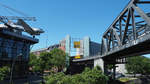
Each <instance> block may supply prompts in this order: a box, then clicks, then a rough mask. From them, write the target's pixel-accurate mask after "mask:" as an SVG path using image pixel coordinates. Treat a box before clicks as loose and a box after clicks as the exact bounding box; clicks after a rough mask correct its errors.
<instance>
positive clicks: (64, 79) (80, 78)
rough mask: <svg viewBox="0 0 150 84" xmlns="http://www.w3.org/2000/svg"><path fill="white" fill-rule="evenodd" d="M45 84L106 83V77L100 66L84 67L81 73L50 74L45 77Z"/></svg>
mask: <svg viewBox="0 0 150 84" xmlns="http://www.w3.org/2000/svg"><path fill="white" fill-rule="evenodd" d="M45 80H46V84H106V83H107V81H108V78H107V77H106V76H105V75H104V74H103V73H102V71H101V70H100V68H94V69H92V70H91V69H89V68H86V69H85V70H84V71H83V72H82V73H81V74H76V75H65V74H64V73H57V74H51V75H50V76H48V77H46V78H45Z"/></svg>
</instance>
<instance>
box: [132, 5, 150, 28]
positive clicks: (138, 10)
mask: <svg viewBox="0 0 150 84" xmlns="http://www.w3.org/2000/svg"><path fill="white" fill-rule="evenodd" d="M132 7H133V9H134V10H136V12H138V13H139V15H140V16H141V17H142V18H143V19H144V20H145V21H146V23H147V24H148V25H149V26H150V18H149V17H148V16H147V15H146V14H145V13H144V11H143V10H142V9H141V8H139V7H137V6H135V5H134V4H133V5H132Z"/></svg>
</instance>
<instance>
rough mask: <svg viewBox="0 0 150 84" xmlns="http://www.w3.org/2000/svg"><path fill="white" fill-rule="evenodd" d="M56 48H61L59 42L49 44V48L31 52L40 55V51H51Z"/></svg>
mask: <svg viewBox="0 0 150 84" xmlns="http://www.w3.org/2000/svg"><path fill="white" fill-rule="evenodd" d="M55 48H59V44H55V45H51V46H49V47H48V48H41V49H38V50H34V51H31V53H33V54H35V55H37V56H39V55H40V53H43V52H50V51H51V50H53V49H55Z"/></svg>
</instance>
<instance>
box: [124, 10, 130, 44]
mask: <svg viewBox="0 0 150 84" xmlns="http://www.w3.org/2000/svg"><path fill="white" fill-rule="evenodd" d="M130 16H131V15H130V10H129V9H128V17H127V23H126V26H125V31H124V34H123V39H122V44H124V43H125V39H126V36H127V31H128V25H129V21H130Z"/></svg>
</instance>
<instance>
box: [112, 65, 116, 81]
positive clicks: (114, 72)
mask: <svg viewBox="0 0 150 84" xmlns="http://www.w3.org/2000/svg"><path fill="white" fill-rule="evenodd" d="M115 76H116V66H115V64H113V77H112V78H113V80H115V79H116V77H115Z"/></svg>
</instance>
